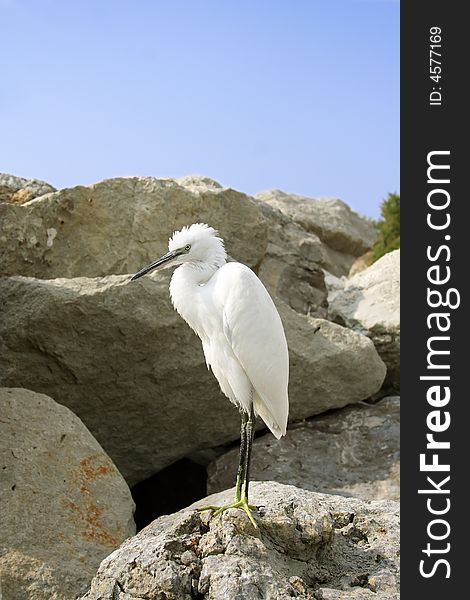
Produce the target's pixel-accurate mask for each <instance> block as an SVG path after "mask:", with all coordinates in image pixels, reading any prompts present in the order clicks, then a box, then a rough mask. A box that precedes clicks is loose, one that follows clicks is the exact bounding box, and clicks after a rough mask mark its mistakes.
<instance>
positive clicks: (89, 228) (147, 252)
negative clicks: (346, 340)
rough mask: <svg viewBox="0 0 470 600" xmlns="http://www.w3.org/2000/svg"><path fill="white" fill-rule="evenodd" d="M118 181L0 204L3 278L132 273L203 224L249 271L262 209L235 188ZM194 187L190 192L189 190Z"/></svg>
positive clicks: (258, 249) (261, 240)
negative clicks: (183, 231) (180, 232)
mask: <svg viewBox="0 0 470 600" xmlns="http://www.w3.org/2000/svg"><path fill="white" fill-rule="evenodd" d="M191 182H192V183H190V182H188V181H183V182H182V183H183V184H184V185H180V184H179V183H177V182H176V181H175V180H173V179H156V178H154V177H127V178H125V177H120V178H116V179H107V180H105V181H101V182H99V183H97V184H95V185H91V186H89V187H84V186H77V187H74V188H70V189H63V190H60V191H58V192H55V193H54V194H48V195H47V196H43V197H42V198H38V199H36V200H34V201H32V202H28V203H26V204H23V205H21V206H17V205H11V204H3V205H0V220H1V221H2V233H1V239H2V256H1V264H2V274H3V275H26V276H32V277H38V278H58V277H100V276H104V275H111V274H113V275H117V274H124V273H133V272H135V271H137V270H138V269H139V268H140V267H142V266H143V265H146V264H148V263H149V262H150V261H152V260H155V258H157V257H158V256H160V255H161V254H164V253H165V252H166V251H167V245H168V237H169V236H170V235H171V233H172V232H173V231H174V230H175V229H179V228H180V227H181V226H183V225H188V224H191V223H195V222H201V221H202V222H208V223H209V224H210V225H212V226H213V227H215V228H217V229H219V230H220V232H221V234H222V235H223V237H224V238H225V239H226V240H227V250H228V252H229V254H231V255H232V256H234V257H236V258H237V260H240V261H241V262H244V263H245V264H247V265H249V266H251V267H254V266H256V265H257V264H258V263H259V262H260V261H261V259H262V257H263V254H264V252H265V248H266V243H267V228H266V224H265V222H264V219H263V217H262V214H261V211H260V210H259V208H258V207H257V206H256V204H255V203H254V202H253V200H251V199H250V198H249V197H248V196H246V195H245V194H242V193H240V192H237V191H235V190H230V189H223V188H218V187H216V186H209V185H207V182H206V183H205V184H204V185H203V182H204V180H203V181H202V182H200V185H199V186H197V185H196V183H197V182H195V181H194V178H192V179H191ZM195 186H196V187H197V190H196V191H194V187H195Z"/></svg>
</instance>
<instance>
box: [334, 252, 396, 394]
mask: <svg viewBox="0 0 470 600" xmlns="http://www.w3.org/2000/svg"><path fill="white" fill-rule="evenodd" d="M328 302H329V318H330V319H332V320H333V321H335V322H337V323H340V324H341V325H344V326H345V327H349V328H352V329H354V330H355V331H359V332H361V333H364V334H365V335H368V336H369V337H370V338H371V339H372V340H373V342H374V344H375V347H376V348H377V350H378V352H379V354H380V356H381V357H382V359H383V361H384V362H385V364H386V365H387V379H386V382H385V385H391V386H392V387H393V388H394V389H397V390H398V389H399V388H400V250H394V251H393V252H389V253H388V254H386V255H385V256H383V257H382V258H380V259H379V260H378V261H377V262H375V263H374V264H373V265H372V266H370V267H369V268H368V269H366V270H364V271H361V272H360V273H357V274H356V275H354V276H353V277H351V278H350V279H348V280H346V281H345V282H344V288H343V289H342V290H341V289H338V290H336V291H332V293H331V294H330V295H329V296H328Z"/></svg>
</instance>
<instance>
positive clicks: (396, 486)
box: [207, 398, 400, 500]
mask: <svg viewBox="0 0 470 600" xmlns="http://www.w3.org/2000/svg"><path fill="white" fill-rule="evenodd" d="M399 453H400V400H399V398H384V399H383V400H381V401H380V402H378V403H377V404H372V405H369V404H364V403H363V404H356V405H354V406H348V407H346V408H343V409H341V410H337V411H334V412H329V413H327V414H325V415H319V416H317V417H315V418H312V419H309V420H308V421H304V422H299V423H295V424H293V425H292V426H291V427H290V428H289V430H288V431H287V435H286V437H285V438H283V439H282V440H276V439H275V438H273V436H272V435H269V434H268V435H265V436H263V437H260V438H257V439H256V440H255V442H254V447H253V457H252V462H251V475H252V477H253V479H257V480H263V481H277V482H278V483H285V484H292V485H295V486H298V487H302V488H304V489H307V490H312V491H315V492H322V493H327V494H339V495H341V496H354V497H356V498H362V499H363V500H386V499H390V500H398V499H399V497H400V459H399ZM237 465H238V449H236V448H234V449H233V450H230V451H229V452H227V453H226V454H223V455H222V456H220V457H219V458H217V460H215V461H214V462H213V463H212V464H210V465H209V467H208V475H209V477H208V482H207V491H208V493H210V494H211V493H214V492H218V491H220V490H224V489H226V488H227V487H230V486H231V485H233V482H234V477H235V473H236V469H237Z"/></svg>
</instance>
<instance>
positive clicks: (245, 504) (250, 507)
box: [197, 497, 258, 529]
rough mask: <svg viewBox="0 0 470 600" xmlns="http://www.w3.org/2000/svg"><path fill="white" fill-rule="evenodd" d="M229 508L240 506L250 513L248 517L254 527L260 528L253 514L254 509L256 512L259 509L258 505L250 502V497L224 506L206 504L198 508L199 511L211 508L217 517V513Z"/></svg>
mask: <svg viewBox="0 0 470 600" xmlns="http://www.w3.org/2000/svg"><path fill="white" fill-rule="evenodd" d="M229 508H240V509H241V510H244V511H245V512H246V514H247V515H248V518H249V519H250V521H251V524H252V525H253V527H254V528H255V529H257V528H258V526H257V525H256V522H255V520H254V519H253V515H252V514H251V513H252V511H253V512H256V511H257V510H258V507H257V506H254V505H253V504H248V498H246V497H245V498H241V499H240V500H235V501H234V502H232V503H231V504H225V505H224V506H204V507H201V508H198V509H197V510H198V511H199V512H203V511H205V510H211V511H212V512H213V513H214V514H213V516H214V517H216V516H217V515H220V514H221V513H223V512H224V511H225V510H228V509H229Z"/></svg>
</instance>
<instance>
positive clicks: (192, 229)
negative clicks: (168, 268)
mask: <svg viewBox="0 0 470 600" xmlns="http://www.w3.org/2000/svg"><path fill="white" fill-rule="evenodd" d="M209 238H215V239H216V240H218V241H219V242H221V243H222V245H223V240H222V238H220V237H219V232H218V231H217V230H216V229H214V228H213V227H210V226H209V225H207V223H193V224H192V225H185V226H184V227H182V228H181V229H180V230H179V231H175V232H174V233H173V235H172V236H171V237H170V239H169V241H168V247H169V248H170V250H171V249H173V248H178V247H180V246H182V245H184V244H185V243H187V242H191V241H194V240H201V239H209Z"/></svg>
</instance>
